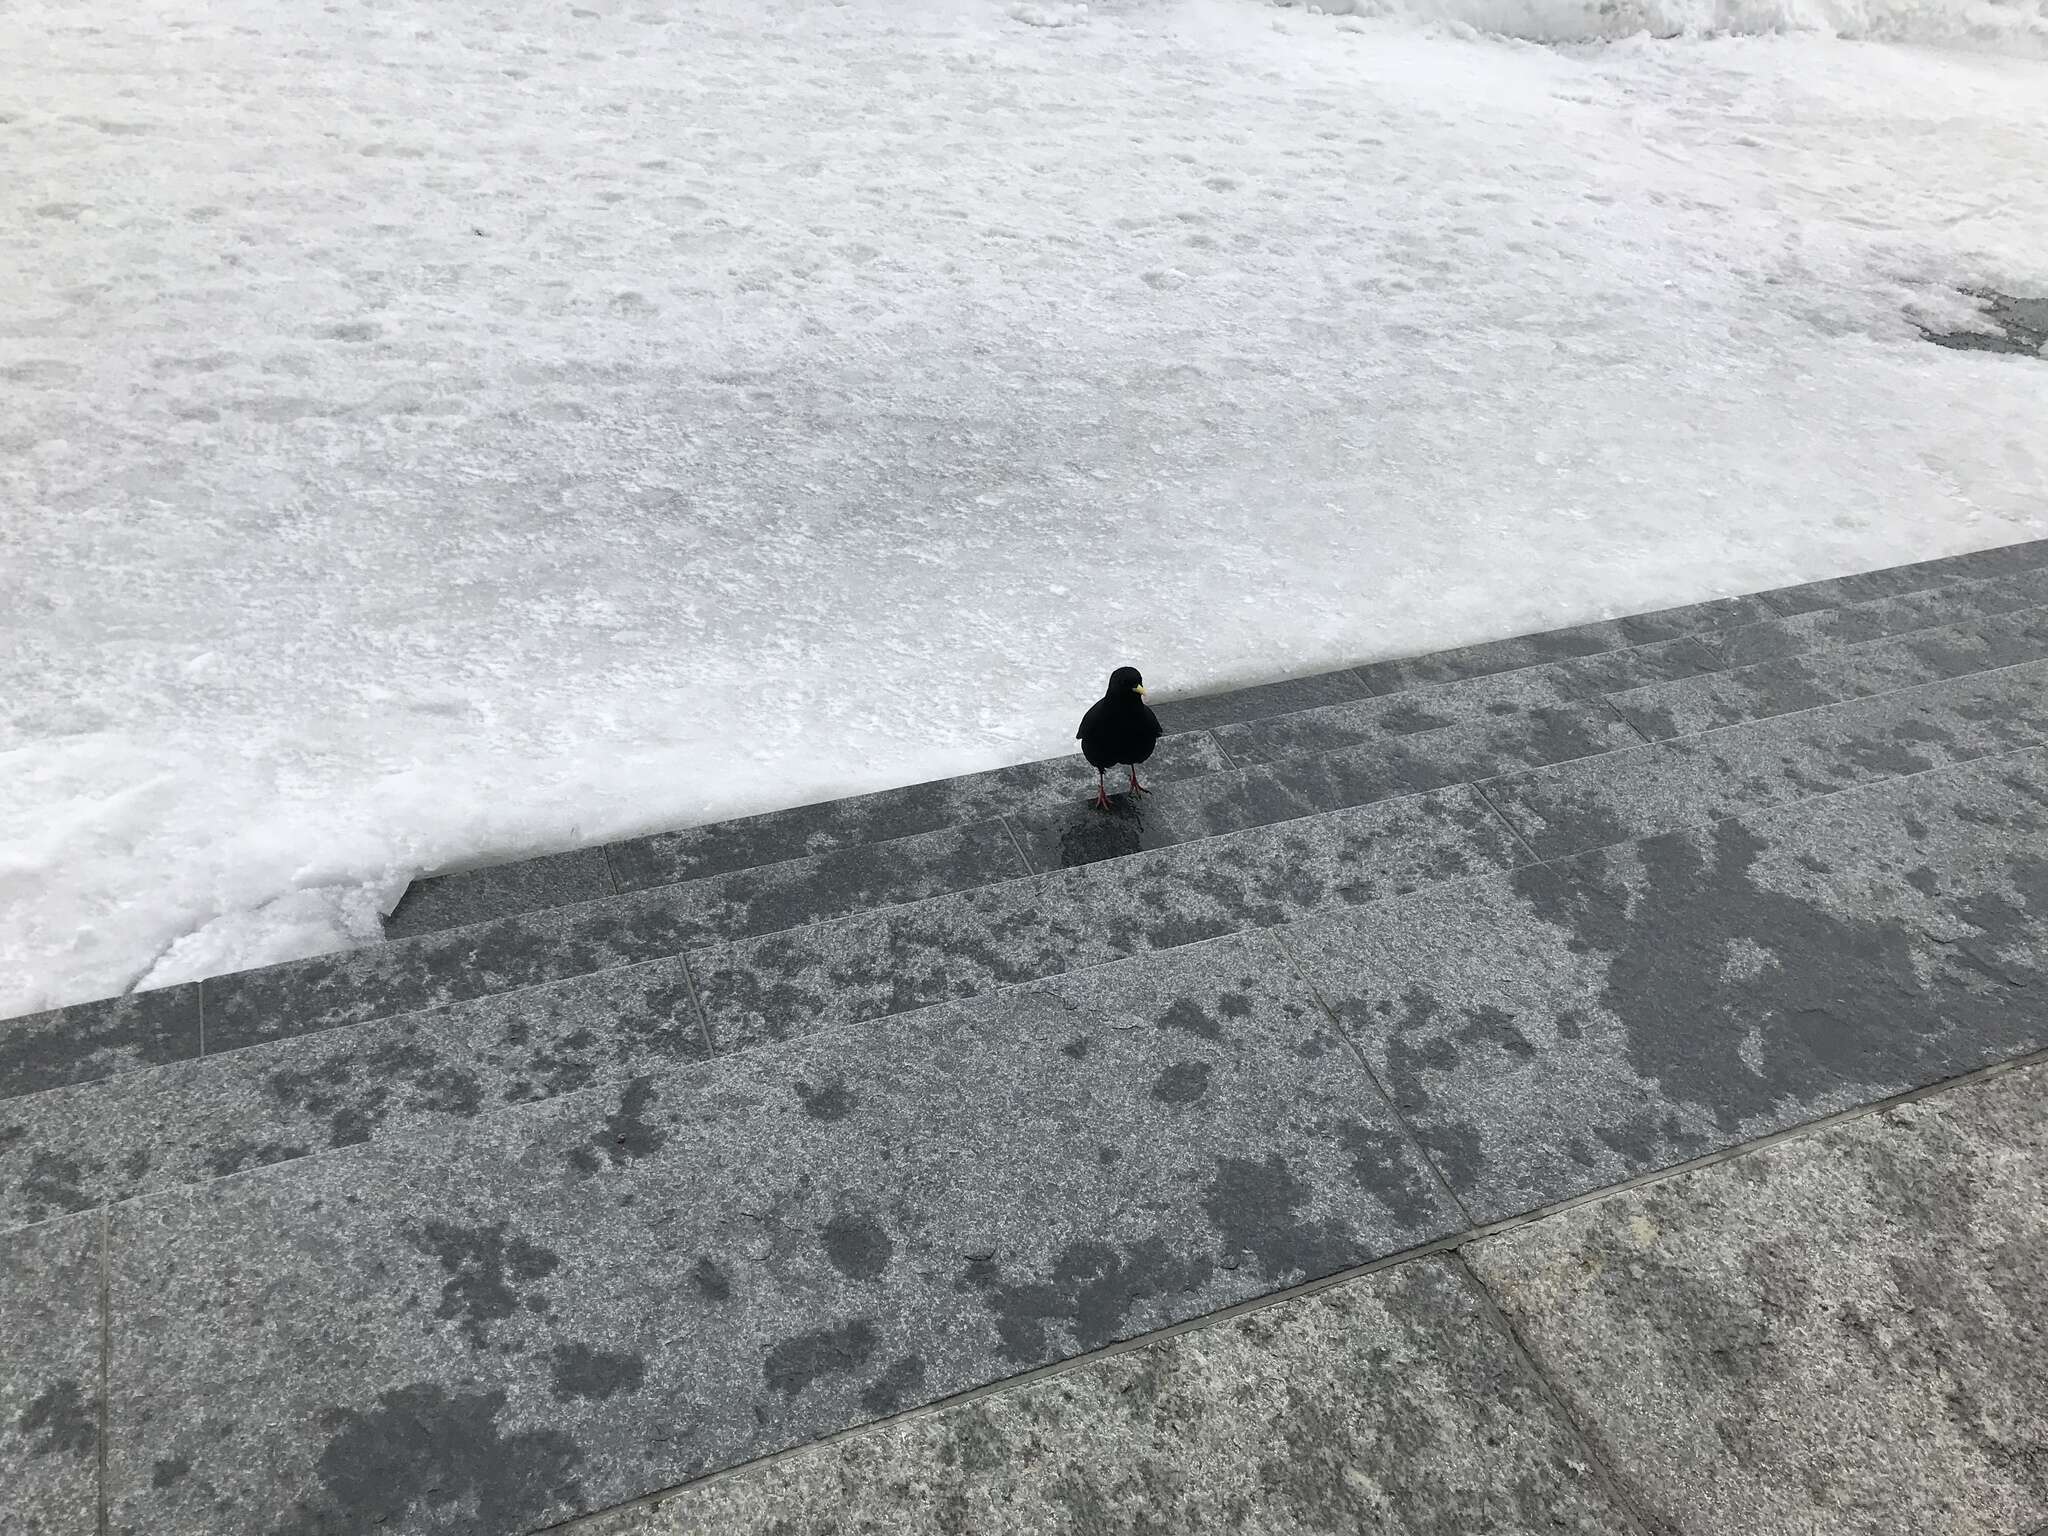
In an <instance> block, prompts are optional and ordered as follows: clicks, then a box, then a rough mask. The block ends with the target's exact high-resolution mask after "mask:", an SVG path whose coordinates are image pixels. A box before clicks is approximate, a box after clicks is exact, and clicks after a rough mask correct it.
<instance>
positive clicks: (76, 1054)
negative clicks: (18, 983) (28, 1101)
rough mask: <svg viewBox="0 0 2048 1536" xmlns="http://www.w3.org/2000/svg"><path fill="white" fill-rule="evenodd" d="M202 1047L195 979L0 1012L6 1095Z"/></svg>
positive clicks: (179, 1056)
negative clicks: (21, 1013)
mask: <svg viewBox="0 0 2048 1536" xmlns="http://www.w3.org/2000/svg"><path fill="white" fill-rule="evenodd" d="M198 1054H199V988H198V986H197V985H193V984H188V985H185V986H179V987H165V988H163V989H161V990H159V991H155V992H135V993H131V994H129V995H128V996H126V997H114V998H108V999H106V1000H105V1001H104V1002H97V1003H79V1004H78V1005H76V1006H75V1007H71V1008H56V1009H52V1010H50V1011H49V1012H46V1013H32V1014H29V1015H27V1016H26V1017H22V1018H13V1019H0V1100H5V1099H9V1098H13V1097H16V1096H17V1095H20V1094H24V1093H41V1092H43V1091H44V1090H45V1089H49V1088H59V1087H62V1086H63V1085H65V1084H66V1083H84V1082H91V1081H93V1080H94V1079H95V1078H102V1077H111V1076H113V1075H114V1074H115V1073H118V1072H132V1071H135V1070H136V1069H138V1068H141V1067H151V1066H156V1065H159V1064H160V1063H163V1062H167V1061H182V1060H184V1059H185V1058H186V1057H188V1056H197V1055H198Z"/></svg>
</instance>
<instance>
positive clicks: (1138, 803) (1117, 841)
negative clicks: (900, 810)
mask: <svg viewBox="0 0 2048 1536" xmlns="http://www.w3.org/2000/svg"><path fill="white" fill-rule="evenodd" d="M1640 744H1641V738H1640V737H1639V736H1638V735H1637V734H1636V733H1635V732H1634V731H1633V730H1631V729H1630V728H1629V727H1628V726H1627V725H1626V724H1624V723H1623V722H1622V721H1620V720H1619V719H1617V718H1615V716H1614V714H1613V712H1612V711H1611V710H1608V709H1606V708H1605V707H1604V706H1601V705H1595V704H1569V705H1564V706H1561V707H1558V708H1550V709H1531V710H1527V711H1519V710H1518V711H1515V712H1513V713H1510V714H1505V715H1501V716H1494V715H1486V716H1482V717H1480V718H1479V719H1476V720H1470V721H1466V722H1464V723H1462V724H1458V725H1450V726H1446V727H1444V728H1443V729H1441V730H1436V731H1429V732H1426V733H1419V734H1416V735H1413V736H1401V737H1395V738H1393V739H1392V740H1389V741H1385V742H1380V743H1376V744H1373V745H1370V746H1363V747H1354V748H1352V749H1350V750H1349V751H1345V752H1336V753H1325V754H1323V755H1320V756H1316V757H1309V758H1296V759H1290V760H1287V761H1284V762H1279V763H1274V764H1270V765H1267V764H1262V765H1260V766H1257V767H1253V768H1246V769H1240V770H1238V771H1237V772H1234V773H1219V774H1211V775H1209V776H1208V777H1206V778H1201V779H1195V780H1192V781H1190V782H1187V783H1161V784H1160V785H1159V786H1158V788H1157V789H1156V790H1155V791H1154V792H1153V793H1152V794H1150V795H1148V796H1144V797H1142V798H1135V799H1134V798H1132V797H1120V798H1119V800H1118V801H1117V802H1116V805H1115V808H1114V809H1113V810H1112V811H1110V812H1108V813H1104V812H1101V811H1098V810H1095V809H1093V808H1092V807H1090V806H1086V805H1072V806H1065V807H1062V808H1060V809H1059V810H1055V811H1040V812H1034V813H1030V814H1027V815H1020V816H1017V817H1014V818H1012V821H1011V825H1012V826H1013V827H1014V828H1015V830H1016V832H1017V838H1018V842H1019V843H1020V845H1021V846H1022V847H1023V849H1024V853H1025V856H1026V857H1027V858H1029V859H1030V860H1031V862H1032V863H1033V864H1034V865H1035V866H1036V867H1038V868H1040V869H1060V868H1074V867H1076V866H1079V865H1082V864H1092V863H1098V862H1100V861H1102V860H1104V859H1118V858H1123V857H1125V856H1126V855H1128V854H1133V853H1138V852H1141V851H1143V850H1145V849H1148V848H1166V847H1171V846H1173V845H1175V844H1178V843H1191V842H1195V841H1197V840H1199V839H1201V838H1206V837H1216V836H1219V835H1220V834H1222V833H1225V832H1236V831H1240V830H1243V829H1244V828H1247V827H1257V826H1267V825H1271V824H1274V823H1278V822H1282V821H1290V820H1295V819H1298V818H1301V817H1304V816H1314V815H1318V814H1320V813H1322V812H1324V811H1334V810H1340V809H1343V808H1346V807H1349V806H1359V805H1372V804H1376V803H1378V802H1380V801H1382V800H1394V799H1398V798H1400V797H1401V796H1403V795H1413V794H1420V793H1422V792H1424V791H1426V790H1432V789H1441V788H1444V787H1446V786H1449V785H1453V784H1465V783H1470V782H1472V781H1474V780H1477V779H1485V778H1491V777H1493V776H1494V775H1496V774H1500V773H1504V772H1507V771H1508V770H1510V769H1513V768H1520V767H1527V766H1530V765H1534V764H1540V763H1555V762H1563V761H1566V760H1569V759H1573V758H1581V757H1590V756H1594V755H1596V754H1598V753H1602V752H1612V751H1615V750H1617V749H1619V748H1623V747H1632V746H1638V745H1640Z"/></svg>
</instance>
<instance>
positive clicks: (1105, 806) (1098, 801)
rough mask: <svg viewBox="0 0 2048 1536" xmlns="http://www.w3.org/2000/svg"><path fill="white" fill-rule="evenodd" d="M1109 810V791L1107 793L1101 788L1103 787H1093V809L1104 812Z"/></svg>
mask: <svg viewBox="0 0 2048 1536" xmlns="http://www.w3.org/2000/svg"><path fill="white" fill-rule="evenodd" d="M1110 808H1111V807H1110V803H1109V791H1108V790H1106V789H1104V788H1103V787H1102V786H1101V785H1100V784H1098V785H1096V786H1095V809H1097V810H1098V811H1106V810H1109V809H1110Z"/></svg>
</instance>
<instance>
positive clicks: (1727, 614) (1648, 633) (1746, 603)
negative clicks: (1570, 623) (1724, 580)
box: [1615, 597, 1778, 645]
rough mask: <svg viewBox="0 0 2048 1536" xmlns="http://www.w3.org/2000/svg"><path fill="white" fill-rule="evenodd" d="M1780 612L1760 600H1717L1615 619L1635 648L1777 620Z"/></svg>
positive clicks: (1726, 598)
mask: <svg viewBox="0 0 2048 1536" xmlns="http://www.w3.org/2000/svg"><path fill="white" fill-rule="evenodd" d="M1777 613H1778V610H1776V609H1775V608H1773V607H1771V605H1770V604H1768V603H1766V602H1765V601H1764V600H1763V599H1762V598H1759V597H1716V598H1710V599H1708V600H1707V601H1706V602H1704V603H1688V604H1687V605H1686V606H1684V607H1683V608H1663V609H1659V610H1658V611H1657V612H1655V613H1638V614H1631V615H1629V616H1628V617H1625V618H1620V619H1616V620H1615V622H1616V623H1617V624H1619V625H1620V626H1621V632H1622V633H1623V634H1624V635H1626V636H1628V638H1629V641H1630V642H1631V643H1632V644H1635V645H1647V644H1649V643H1651V642H1652V641H1657V640H1676V639H1678V638H1679V637H1680V636H1683V635H1699V634H1705V633H1707V632H1708V631H1710V630H1717V629H1730V628H1733V627H1736V626H1738V625H1742V624H1755V623H1758V622H1760V621H1761V620H1764V619H1770V618H1776V617H1777Z"/></svg>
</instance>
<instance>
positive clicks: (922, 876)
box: [203, 821, 1024, 1052]
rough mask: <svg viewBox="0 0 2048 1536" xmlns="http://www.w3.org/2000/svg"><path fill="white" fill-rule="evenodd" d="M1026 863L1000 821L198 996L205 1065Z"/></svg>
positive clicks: (340, 958)
mask: <svg viewBox="0 0 2048 1536" xmlns="http://www.w3.org/2000/svg"><path fill="white" fill-rule="evenodd" d="M1023 873H1024V864H1023V860H1022V858H1021V857H1020V856H1019V854H1018V852H1017V849H1016V845H1015V844H1014V843H1012V842H1011V840H1010V835H1009V832H1008V830H1007V829H1006V828H1005V827H1004V826H1003V824H1002V823H1001V822H999V821H990V822H980V823H977V824H975V825H973V826H968V827H954V828H948V829H946V830H945V831H941V832H931V833H926V834H924V835H922V836H919V837H910V838H900V839H897V840H896V841H894V842H889V843H878V844H874V845H872V846H867V847H859V848H848V849H843V850H840V851H839V852H836V853H827V854H820V855H819V856H817V857H816V858H813V859H803V860H797V861H794V862H791V863H787V864H777V865H771V866H767V867H764V868H762V869H743V870H738V871H735V872H734V873H732V874H729V875H719V876H715V877H713V878H712V879H709V880H703V881H697V882H694V883H692V884H689V885H682V886H671V887H664V888H661V889H657V890H650V891H639V892H635V893H633V894H631V895H627V896H615V897H612V898H610V899H608V900H605V901H596V902H587V903H585V904H583V905H581V906H577V907H563V908H558V909H554V910H550V911H544V912H532V913H526V914H522V915H520V916H517V917H509V918H501V919H499V920H498V921H496V922H490V923H483V924H478V925H475V926H472V927H467V928H457V929H451V930H449V931H448V932H445V933H438V934H428V935H425V936H423V937H421V938H417V939H410V940H405V941H403V942H399V943H393V944H387V945H382V946H379V947H375V948H371V949H366V950H355V951H351V952H349V953H346V954H340V955H323V956H319V957H316V958H314V959H311V960H298V961H293V962H291V963H289V964H286V965H277V966H270V967H267V968H266V969H263V970H258V971H243V972H240V973H238V974H235V975H232V976H221V977H215V978H213V979H211V980H209V981H207V982H205V983H203V986H204V991H205V1007H206V1048H207V1050H208V1051H209V1052H213V1051H220V1050H230V1049H235V1048H238V1047H242V1046H247V1045H254V1044H257V1043H259V1042H261V1041H265V1040H276V1039H282V1038H285V1037H287V1036H291V1035H299V1034H306V1033H310V1032H312V1031H314V1030H320V1029H329V1028H334V1027H337V1026H339V1025H344V1024H354V1023H359V1022H362V1021H364V1020H368V1019H379V1018H389V1017H392V1016H394V1015H397V1014H401V1013H413V1012H417V1011H419V1010H420V1009H424V1008H432V1007H437V1006H440V1005H442V1004H446V1003H455V1002H462V1001H465V1000H467V999H469V998H473V997H483V996H489V995H492V994H495V993H502V992H510V991H513V990H514V989H516V988H519V987H526V986H534V985H538V984H540V983H542V982H548V981H556V980H560V979H562V978H564V977H569V976H582V975H588V974H591V973H593V972H597V971H604V970H610V969H614V968H617V967H620V966H627V965H635V964H638V963H640V962H642V961H647V960H656V959H662V958H666V957H668V956H671V955H679V954H681V953H682V952H683V951H684V950H686V949H688V948H690V947H691V946H693V945H699V944H705V943H709V942H714V941H716V940H719V939H726V938H736V937H738V936H740V935H742V934H754V933H770V932H774V931H776V930H778V929H785V928H792V927H796V926H798V925H800V924H803V923H812V922H818V921H821V920H827V919H831V918H835V917H838V916H841V915H842V914H845V913H848V912H858V911H861V910H864V909H867V908H872V907H879V906H887V905H890V904H892V903H896V902H906V901H917V900H919V899H921V898H924V897H929V896H933V895H936V894H938V893H940V892H943V891H956V890H961V889H966V888H971V887H974V886H979V885H985V884H988V883H990V882H993V881H1000V880H1007V879H1015V878H1017V877H1018V876H1020V875H1021V874H1023Z"/></svg>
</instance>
